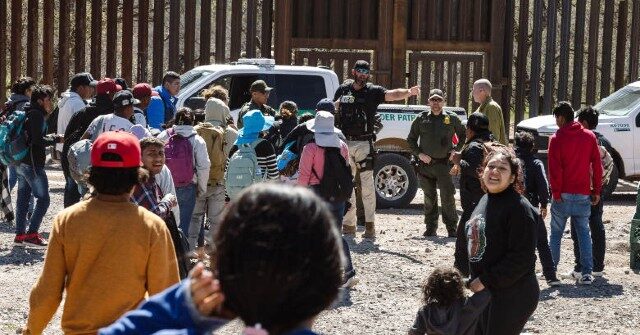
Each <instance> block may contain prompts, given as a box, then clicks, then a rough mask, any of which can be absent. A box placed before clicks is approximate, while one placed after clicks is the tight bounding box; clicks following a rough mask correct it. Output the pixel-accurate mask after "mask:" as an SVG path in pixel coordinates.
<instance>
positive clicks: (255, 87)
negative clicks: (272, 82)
mask: <svg viewBox="0 0 640 335" xmlns="http://www.w3.org/2000/svg"><path fill="white" fill-rule="evenodd" d="M272 89H273V87H269V86H267V83H266V82H265V81H264V80H256V81H254V82H253V83H252V84H251V87H250V88H249V92H251V101H249V102H247V103H245V104H244V105H242V107H241V108H240V112H239V113H238V122H237V125H238V129H240V128H242V127H243V125H242V117H243V116H244V115H245V114H247V113H248V112H249V111H252V110H254V109H257V110H259V111H261V112H262V115H264V116H272V117H275V116H276V110H275V109H273V108H271V106H269V105H267V100H268V99H269V92H271V90H272Z"/></svg>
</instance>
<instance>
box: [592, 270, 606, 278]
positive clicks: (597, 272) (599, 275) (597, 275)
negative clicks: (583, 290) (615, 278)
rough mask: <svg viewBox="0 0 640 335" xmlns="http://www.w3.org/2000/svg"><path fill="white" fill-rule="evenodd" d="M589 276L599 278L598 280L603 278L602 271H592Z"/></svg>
mask: <svg viewBox="0 0 640 335" xmlns="http://www.w3.org/2000/svg"><path fill="white" fill-rule="evenodd" d="M591 274H592V275H593V276H594V277H599V278H602V277H604V271H593V272H592V273H591Z"/></svg>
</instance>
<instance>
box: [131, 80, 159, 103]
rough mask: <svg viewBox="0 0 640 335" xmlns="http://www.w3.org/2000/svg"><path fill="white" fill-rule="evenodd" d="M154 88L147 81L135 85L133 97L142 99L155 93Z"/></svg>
mask: <svg viewBox="0 0 640 335" xmlns="http://www.w3.org/2000/svg"><path fill="white" fill-rule="evenodd" d="M153 92H154V90H153V88H152V87H151V85H149V84H147V83H139V84H136V86H134V87H133V97H134V98H136V99H142V98H146V97H150V96H152V95H153Z"/></svg>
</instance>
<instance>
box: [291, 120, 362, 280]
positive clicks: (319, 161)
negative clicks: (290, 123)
mask: <svg viewBox="0 0 640 335" xmlns="http://www.w3.org/2000/svg"><path fill="white" fill-rule="evenodd" d="M334 122H335V121H334V116H333V114H331V113H329V112H325V111H320V112H317V113H316V117H315V119H313V120H309V121H307V122H306V124H307V128H308V129H309V130H310V131H312V132H314V133H315V134H314V135H315V136H314V139H315V141H314V142H311V143H309V144H307V145H305V146H304V148H303V149H302V155H301V157H300V167H299V169H300V176H299V177H298V184H299V185H302V186H310V187H311V188H312V189H313V190H314V191H315V192H316V193H318V195H320V196H321V197H322V198H323V199H325V200H326V201H327V203H328V204H329V208H330V209H331V212H332V213H333V216H334V218H335V223H336V225H337V227H338V229H340V228H342V218H343V217H344V212H345V204H346V201H348V199H349V198H351V193H352V192H353V175H352V174H351V168H350V166H349V163H347V160H348V159H349V148H348V147H347V144H346V143H345V142H344V141H342V140H341V139H340V137H339V136H338V134H340V130H339V129H338V128H335V127H334ZM342 250H343V252H344V258H345V260H346V263H345V267H344V276H343V282H342V287H346V288H350V287H353V286H354V285H356V284H357V283H358V278H357V277H356V270H355V269H354V268H353V264H352V262H351V254H350V252H349V244H348V243H347V241H346V240H345V238H344V236H343V237H342Z"/></svg>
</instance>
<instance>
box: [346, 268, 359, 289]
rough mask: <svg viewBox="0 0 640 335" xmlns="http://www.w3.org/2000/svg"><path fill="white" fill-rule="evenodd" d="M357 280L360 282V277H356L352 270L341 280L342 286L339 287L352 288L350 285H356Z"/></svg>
mask: <svg viewBox="0 0 640 335" xmlns="http://www.w3.org/2000/svg"><path fill="white" fill-rule="evenodd" d="M359 282H360V279H358V277H356V274H355V272H353V273H352V274H351V275H349V276H346V277H345V278H344V280H343V281H342V286H341V287H342V288H346V289H349V288H352V287H354V286H356V285H358V283H359Z"/></svg>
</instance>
